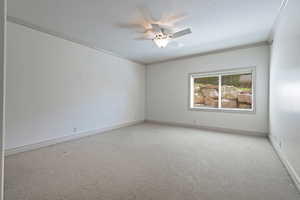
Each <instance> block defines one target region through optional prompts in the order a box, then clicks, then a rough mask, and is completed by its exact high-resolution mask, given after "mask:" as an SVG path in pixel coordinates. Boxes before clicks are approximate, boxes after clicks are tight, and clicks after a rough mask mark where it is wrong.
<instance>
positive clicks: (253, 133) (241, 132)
mask: <svg viewBox="0 0 300 200" xmlns="http://www.w3.org/2000/svg"><path fill="white" fill-rule="evenodd" d="M145 122H148V123H154V124H161V125H168V126H180V127H184V128H196V129H201V130H206V131H213V132H222V133H230V134H238V135H249V136H259V137H268V133H264V132H256V131H245V130H238V129H229V128H220V127H211V126H201V125H193V124H187V123H179V122H167V121H157V120H145Z"/></svg>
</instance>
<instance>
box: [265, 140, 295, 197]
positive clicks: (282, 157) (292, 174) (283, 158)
mask: <svg viewBox="0 0 300 200" xmlns="http://www.w3.org/2000/svg"><path fill="white" fill-rule="evenodd" d="M269 140H270V142H271V145H272V146H273V148H274V150H275V152H276V153H277V155H278V157H279V159H280V160H281V162H282V163H283V165H284V166H285V168H286V170H287V171H288V173H289V175H290V177H291V178H292V180H293V182H294V183H295V185H296V187H297V189H298V190H299V192H300V177H299V175H298V174H297V172H296V170H295V169H294V168H293V166H292V165H291V163H290V162H289V160H288V159H287V158H286V156H285V155H284V153H283V152H282V151H281V149H280V146H279V145H278V144H277V142H276V141H275V139H274V138H273V137H272V136H271V135H270V136H269Z"/></svg>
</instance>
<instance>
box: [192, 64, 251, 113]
mask: <svg viewBox="0 0 300 200" xmlns="http://www.w3.org/2000/svg"><path fill="white" fill-rule="evenodd" d="M254 72H255V69H254V68H247V69H240V70H231V71H220V72H213V73H194V74H191V75H190V108H192V109H211V110H236V111H253V110H254V101H253V99H254V81H253V80H254Z"/></svg>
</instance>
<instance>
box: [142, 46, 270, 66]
mask: <svg viewBox="0 0 300 200" xmlns="http://www.w3.org/2000/svg"><path fill="white" fill-rule="evenodd" d="M269 45H270V42H269V41H262V42H256V43H251V44H245V45H239V46H234V47H229V48H223V49H217V50H213V51H207V52H203V53H196V54H192V55H186V56H179V57H176V58H170V59H166V60H160V61H155V62H151V63H146V65H147V66H148V65H153V64H160V63H165V62H170V61H176V60H185V59H189V58H194V57H199V56H207V55H213V54H219V53H225V52H230V51H236V50H241V49H249V48H253V47H260V46H269Z"/></svg>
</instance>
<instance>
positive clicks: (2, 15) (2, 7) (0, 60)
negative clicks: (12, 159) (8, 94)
mask: <svg viewBox="0 0 300 200" xmlns="http://www.w3.org/2000/svg"><path fill="white" fill-rule="evenodd" d="M5 23H6V0H0V199H3V177H4V174H3V167H4V165H3V163H4V156H3V154H4V152H3V151H4V127H3V124H4V123H3V121H4V120H3V118H4V114H3V108H4V106H3V104H4V103H3V100H4V75H5V71H4V68H5V41H6V40H5V31H6V27H5Z"/></svg>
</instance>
